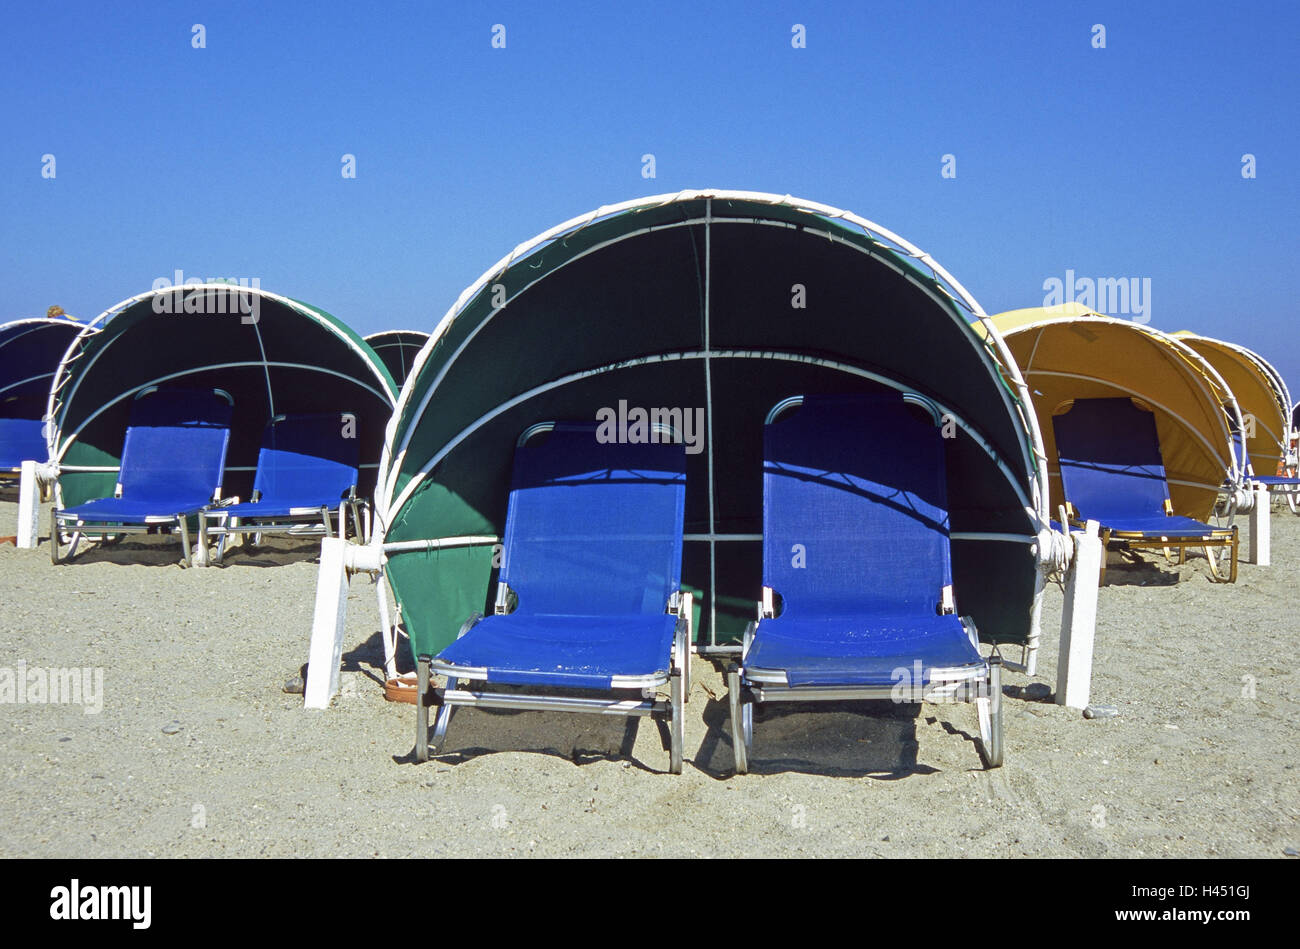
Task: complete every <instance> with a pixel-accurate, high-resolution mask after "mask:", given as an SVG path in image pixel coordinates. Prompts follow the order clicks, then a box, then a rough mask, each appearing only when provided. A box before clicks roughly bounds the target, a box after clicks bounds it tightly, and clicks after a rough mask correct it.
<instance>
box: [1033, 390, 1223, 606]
mask: <svg viewBox="0 0 1300 949" xmlns="http://www.w3.org/2000/svg"><path fill="white" fill-rule="evenodd" d="M1052 429H1053V430H1054V431H1055V433H1056V453H1057V456H1058V457H1059V459H1060V470H1061V488H1062V491H1063V493H1064V495H1065V501H1066V507H1067V516H1068V518H1069V520H1070V523H1071V525H1072V526H1074V527H1081V526H1083V524H1084V523H1085V522H1086V521H1089V520H1092V521H1096V522H1097V523H1098V525H1099V527H1100V533H1101V541H1102V546H1103V548H1104V549H1120V550H1122V549H1139V548H1161V549H1163V550H1164V551H1165V555H1166V556H1169V551H1170V550H1171V549H1177V550H1178V553H1179V562H1180V563H1181V562H1183V560H1185V559H1186V556H1187V548H1188V547H1201V548H1204V550H1205V556H1206V558H1207V559H1208V560H1209V562H1210V570H1211V572H1212V573H1213V574H1214V576H1215V577H1216V578H1217V579H1222V576H1221V574H1220V570H1219V563H1218V558H1217V557H1214V556H1212V555H1211V553H1210V548H1212V547H1220V548H1227V549H1228V550H1229V551H1230V553H1231V567H1230V572H1229V575H1228V578H1227V582H1229V583H1233V582H1235V581H1236V579H1237V546H1238V545H1237V528H1236V527H1235V526H1234V527H1214V526H1212V525H1210V524H1206V523H1204V522H1202V521H1198V520H1196V519H1194V518H1191V517H1180V516H1178V515H1175V514H1174V513H1173V505H1172V504H1171V503H1170V500H1169V483H1168V481H1167V480H1166V476H1165V466H1164V459H1163V457H1162V456H1161V454H1160V439H1159V437H1158V436H1157V434H1156V422H1155V416H1154V415H1153V414H1152V413H1150V412H1148V411H1145V410H1144V409H1140V408H1138V407H1137V406H1136V405H1134V404H1133V400H1132V399H1128V398H1112V399H1075V400H1074V401H1073V402H1072V403H1071V404H1070V405H1069V408H1068V409H1067V410H1066V411H1064V412H1063V413H1061V414H1058V415H1055V416H1054V417H1053V418H1052ZM1102 570H1103V571H1104V570H1105V563H1104V560H1103V564H1102ZM1103 576H1104V573H1103Z"/></svg>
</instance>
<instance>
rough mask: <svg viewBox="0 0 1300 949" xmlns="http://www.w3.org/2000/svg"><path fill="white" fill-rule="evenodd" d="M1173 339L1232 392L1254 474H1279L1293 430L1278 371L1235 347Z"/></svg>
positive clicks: (1187, 336) (1188, 337)
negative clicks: (1197, 357)
mask: <svg viewBox="0 0 1300 949" xmlns="http://www.w3.org/2000/svg"><path fill="white" fill-rule="evenodd" d="M1173 336H1174V338H1175V339H1177V340H1178V341H1179V342H1181V343H1183V344H1185V345H1186V346H1188V347H1190V348H1191V349H1194V350H1195V351H1196V352H1197V353H1198V354H1200V356H1201V357H1202V358H1204V359H1205V361H1206V362H1208V363H1209V364H1210V365H1211V366H1213V367H1214V368H1215V369H1216V370H1218V373H1219V375H1221V376H1222V377H1223V379H1224V381H1225V382H1226V383H1227V384H1228V388H1230V389H1231V390H1232V394H1233V396H1235V397H1236V399H1237V406H1238V407H1239V408H1240V409H1241V413H1242V419H1243V421H1244V422H1245V429H1244V430H1245V433H1246V453H1247V455H1248V456H1249V458H1250V465H1251V468H1252V470H1253V471H1254V472H1255V474H1258V475H1273V474H1280V473H1281V470H1282V465H1283V463H1284V462H1285V460H1286V451H1287V444H1288V441H1289V437H1290V430H1291V395H1290V393H1289V392H1287V388H1286V384H1285V383H1284V382H1283V381H1282V377H1281V376H1280V375H1278V373H1277V370H1275V369H1274V368H1273V367H1272V366H1270V365H1269V364H1268V363H1267V362H1266V361H1265V360H1264V359H1263V358H1262V357H1261V356H1259V355H1258V354H1257V353H1254V352H1251V351H1250V350H1249V349H1247V348H1246V347H1244V346H1238V345H1237V344H1236V343H1229V342H1226V341H1225V340H1221V339H1211V338H1210V337H1208V336H1199V335H1197V334H1196V333H1192V332H1190V331H1189V330H1179V331H1178V332H1177V333H1174V334H1173Z"/></svg>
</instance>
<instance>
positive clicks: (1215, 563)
mask: <svg viewBox="0 0 1300 949" xmlns="http://www.w3.org/2000/svg"><path fill="white" fill-rule="evenodd" d="M1201 550H1203V551H1204V552H1205V559H1206V560H1208V561H1209V562H1210V573H1211V574H1213V575H1214V579H1216V580H1222V579H1223V577H1222V576H1220V575H1219V557H1218V554H1214V553H1211V552H1210V548H1209V547H1202V548H1201Z"/></svg>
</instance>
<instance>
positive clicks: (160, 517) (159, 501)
mask: <svg viewBox="0 0 1300 949" xmlns="http://www.w3.org/2000/svg"><path fill="white" fill-rule="evenodd" d="M211 500H212V499H211V498H210V497H208V498H206V499H204V498H195V497H194V496H193V495H156V496H154V497H151V498H149V499H147V500H136V499H134V498H125V497H123V498H98V499H96V500H94V501H87V502H86V503H85V504H77V505H75V506H73V507H65V508H64V509H63V510H62V511H60V512H59V516H60V517H61V518H63V519H65V520H69V521H74V520H75V521H82V522H84V523H98V524H143V523H145V522H146V521H150V520H153V521H160V522H167V523H175V521H176V515H177V514H184V513H193V512H194V511H196V510H197V509H198V508H200V507H203V506H204V505H205V504H208V503H211ZM200 501H201V502H202V503H199V502H200Z"/></svg>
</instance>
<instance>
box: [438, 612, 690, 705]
mask: <svg viewBox="0 0 1300 949" xmlns="http://www.w3.org/2000/svg"><path fill="white" fill-rule="evenodd" d="M676 627H677V617H676V616H673V615H672V614H670V613H659V614H656V615H648V616H647V615H644V614H631V615H625V616H599V617H593V616H581V615H577V616H563V615H547V616H538V615H531V614H524V615H519V614H511V615H507V616H488V617H485V618H484V619H483V620H481V621H480V622H479V623H477V624H476V625H475V626H474V628H473V629H472V631H471V632H472V635H466V636H463V637H461V638H460V639H458V640H456V642H454V643H453V644H452V645H450V646H448V647H447V648H446V649H444V650H443V651H442V652H441V653H439V654H438V658H439V659H440V660H441V661H442V662H446V663H453V664H455V665H457V666H467V667H472V668H485V669H486V670H487V681H488V682H500V683H504V684H509V685H548V686H564V687H571V688H582V689H610V688H612V687H613V686H612V684H611V679H612V678H613V677H614V676H641V677H646V678H653V677H658V678H662V679H664V680H667V678H668V667H669V660H670V658H671V656H672V644H673V632H674V630H675V629H676Z"/></svg>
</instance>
